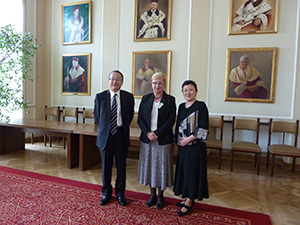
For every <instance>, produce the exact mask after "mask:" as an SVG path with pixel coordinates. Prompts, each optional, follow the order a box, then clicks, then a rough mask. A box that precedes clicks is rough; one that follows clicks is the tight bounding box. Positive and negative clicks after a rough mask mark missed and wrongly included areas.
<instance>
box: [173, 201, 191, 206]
mask: <svg viewBox="0 0 300 225" xmlns="http://www.w3.org/2000/svg"><path fill="white" fill-rule="evenodd" d="M185 201H186V200H184V201H183V203H182V202H178V203H176V206H178V207H183V206H184V204H185ZM194 204H195V200H193V202H192V206H191V207H193V206H194Z"/></svg>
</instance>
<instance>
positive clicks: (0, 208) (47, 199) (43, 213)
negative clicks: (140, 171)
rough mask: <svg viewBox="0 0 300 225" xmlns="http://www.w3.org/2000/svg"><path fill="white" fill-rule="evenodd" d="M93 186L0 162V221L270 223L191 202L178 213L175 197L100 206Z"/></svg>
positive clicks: (138, 197)
mask: <svg viewBox="0 0 300 225" xmlns="http://www.w3.org/2000/svg"><path fill="white" fill-rule="evenodd" d="M101 197H102V194H101V192H100V186H99V185H93V184H88V183H83V182H77V181H72V180H67V179H61V178H56V177H52V176H47V175H41V174H37V173H32V172H26V171H21V170H16V169H11V168H7V167H2V166H0V224H51V225H52V224H76V225H79V224H172V225H175V224H222V225H223V224H239V225H248V224H255V225H256V224H262V225H269V224H272V223H271V221H270V217H269V216H267V215H264V214H259V213H251V212H245V211H240V210H233V209H228V208H222V207H216V206H210V205H205V204H200V203H196V204H195V206H194V207H193V213H192V214H189V215H187V216H184V217H178V216H177V212H178V210H179V209H180V208H179V207H176V206H175V203H177V202H178V200H177V199H172V198H165V203H166V207H165V208H163V209H162V210H157V209H155V207H154V206H152V207H150V208H147V207H146V206H145V202H146V200H147V199H148V198H149V195H147V194H141V193H137V192H132V191H126V198H127V200H128V206H126V207H122V206H120V205H119V204H118V202H117V200H116V198H113V199H112V200H111V203H110V204H108V205H106V206H100V205H99V201H100V199H101Z"/></svg>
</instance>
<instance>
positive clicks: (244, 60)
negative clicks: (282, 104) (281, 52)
mask: <svg viewBox="0 0 300 225" xmlns="http://www.w3.org/2000/svg"><path fill="white" fill-rule="evenodd" d="M277 51H278V50H277V48H230V49H227V65H226V80H225V101H235V102H261V103H274V101H275V100H274V98H275V79H276V63H277Z"/></svg>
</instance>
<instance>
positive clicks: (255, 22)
mask: <svg viewBox="0 0 300 225" xmlns="http://www.w3.org/2000/svg"><path fill="white" fill-rule="evenodd" d="M253 24H254V25H255V26H259V25H260V24H261V19H260V18H256V19H255V20H254V22H253Z"/></svg>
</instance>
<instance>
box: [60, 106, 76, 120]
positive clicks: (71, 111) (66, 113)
mask: <svg viewBox="0 0 300 225" xmlns="http://www.w3.org/2000/svg"><path fill="white" fill-rule="evenodd" d="M66 117H75V119H76V123H78V107H76V108H65V107H63V122H65V120H66Z"/></svg>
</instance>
